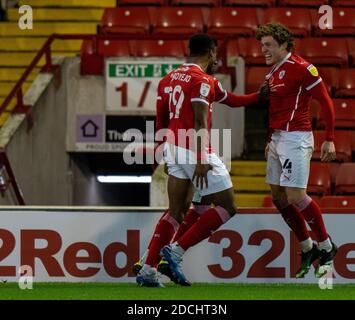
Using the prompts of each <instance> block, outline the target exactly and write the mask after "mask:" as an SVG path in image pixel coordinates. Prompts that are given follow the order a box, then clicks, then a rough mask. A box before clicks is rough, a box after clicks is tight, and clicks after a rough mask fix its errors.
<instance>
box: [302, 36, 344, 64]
mask: <svg viewBox="0 0 355 320" xmlns="http://www.w3.org/2000/svg"><path fill="white" fill-rule="evenodd" d="M297 51H298V53H299V55H300V56H301V57H303V58H304V59H306V60H308V61H309V62H311V63H313V64H317V65H328V66H329V65H336V66H340V67H346V66H347V65H348V48H347V44H346V41H344V39H341V38H305V39H300V41H299V47H298V48H297Z"/></svg>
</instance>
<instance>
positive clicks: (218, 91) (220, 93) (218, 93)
mask: <svg viewBox="0 0 355 320" xmlns="http://www.w3.org/2000/svg"><path fill="white" fill-rule="evenodd" d="M213 85H214V92H215V99H214V100H215V101H216V102H220V103H224V100H225V99H226V98H227V91H226V90H225V89H224V88H223V86H222V83H220V82H219V81H218V80H217V79H216V78H213Z"/></svg>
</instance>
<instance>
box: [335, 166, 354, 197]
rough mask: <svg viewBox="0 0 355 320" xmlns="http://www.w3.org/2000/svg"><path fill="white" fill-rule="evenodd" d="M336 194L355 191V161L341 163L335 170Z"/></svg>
mask: <svg viewBox="0 0 355 320" xmlns="http://www.w3.org/2000/svg"><path fill="white" fill-rule="evenodd" d="M335 193H336V194H349V193H355V163H343V164H342V165H341V166H340V167H339V169H338V172H337V176H336V181H335Z"/></svg>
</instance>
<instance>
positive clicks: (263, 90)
mask: <svg viewBox="0 0 355 320" xmlns="http://www.w3.org/2000/svg"><path fill="white" fill-rule="evenodd" d="M259 97H260V100H261V101H268V100H269V98H270V87H269V83H268V82H267V81H266V80H265V81H264V82H263V84H262V85H261V87H260V88H259Z"/></svg>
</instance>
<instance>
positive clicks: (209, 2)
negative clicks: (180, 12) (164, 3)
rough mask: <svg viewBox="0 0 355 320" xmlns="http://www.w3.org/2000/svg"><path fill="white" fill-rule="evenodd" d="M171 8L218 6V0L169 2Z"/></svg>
mask: <svg viewBox="0 0 355 320" xmlns="http://www.w3.org/2000/svg"><path fill="white" fill-rule="evenodd" d="M170 4H171V5H172V6H211V7H213V6H219V5H220V4H221V1H220V0H171V2H170Z"/></svg>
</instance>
